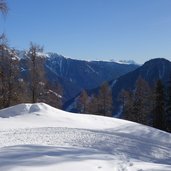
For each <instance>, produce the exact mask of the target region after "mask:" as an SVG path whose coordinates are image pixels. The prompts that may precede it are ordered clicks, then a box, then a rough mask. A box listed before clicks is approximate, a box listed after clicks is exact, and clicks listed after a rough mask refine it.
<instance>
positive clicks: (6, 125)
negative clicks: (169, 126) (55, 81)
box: [0, 103, 171, 171]
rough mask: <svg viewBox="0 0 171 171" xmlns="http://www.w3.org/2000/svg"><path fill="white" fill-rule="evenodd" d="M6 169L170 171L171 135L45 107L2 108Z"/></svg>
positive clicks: (0, 142)
mask: <svg viewBox="0 0 171 171" xmlns="http://www.w3.org/2000/svg"><path fill="white" fill-rule="evenodd" d="M0 137H1V138H0V159H1V160H0V170H1V171H21V170H22V171H55V170H59V171H68V170H72V171H80V170H82V171H87V170H89V171H97V170H98V171H170V170H171V153H170V151H171V146H170V144H171V134H169V133H166V132H163V131H159V130H157V129H154V128H151V127H147V126H144V125H140V124H136V123H133V122H128V121H124V120H120V119H115V118H108V117H102V116H95V115H82V114H72V113H67V112H64V111H61V110H58V109H55V108H53V107H50V106H48V105H46V104H43V103H37V104H20V105H17V106H13V107H10V108H7V109H3V110H0Z"/></svg>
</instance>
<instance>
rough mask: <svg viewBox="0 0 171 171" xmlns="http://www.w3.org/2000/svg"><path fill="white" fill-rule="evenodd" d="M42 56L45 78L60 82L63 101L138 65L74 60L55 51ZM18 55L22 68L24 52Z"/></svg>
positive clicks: (23, 65)
mask: <svg viewBox="0 0 171 171" xmlns="http://www.w3.org/2000/svg"><path fill="white" fill-rule="evenodd" d="M41 55H42V54H41ZM43 56H44V57H45V70H46V73H47V79H48V80H49V82H50V83H51V84H54V83H55V82H59V83H60V84H61V86H62V88H63V90H64V101H67V100H69V99H71V98H73V97H74V96H75V95H76V94H78V93H79V92H80V91H81V90H82V89H93V88H96V87H98V86H99V85H100V84H102V83H103V82H104V81H110V80H112V79H115V78H117V77H119V76H121V75H123V74H125V73H128V72H130V71H133V70H135V69H136V68H138V67H139V66H138V65H135V64H129V65H128V64H119V63H116V62H104V61H83V60H75V59H71V58H66V57H63V56H62V55H58V54H56V53H47V54H46V53H45V54H43ZM19 57H20V59H21V63H22V68H23V70H24V68H26V67H25V60H26V52H25V51H21V52H19ZM24 74H26V69H25V70H24V72H23V75H24Z"/></svg>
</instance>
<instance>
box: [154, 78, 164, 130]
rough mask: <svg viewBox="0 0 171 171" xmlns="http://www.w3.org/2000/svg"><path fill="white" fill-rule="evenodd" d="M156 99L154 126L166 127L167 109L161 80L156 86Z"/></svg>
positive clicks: (158, 127)
mask: <svg viewBox="0 0 171 171" xmlns="http://www.w3.org/2000/svg"><path fill="white" fill-rule="evenodd" d="M154 97H155V100H154V110H153V127H155V128H157V129H161V130H164V129H165V109H164V87H163V83H162V81H161V80H158V81H157V83H156V87H155V95H154Z"/></svg>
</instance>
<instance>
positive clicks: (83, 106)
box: [77, 90, 89, 113]
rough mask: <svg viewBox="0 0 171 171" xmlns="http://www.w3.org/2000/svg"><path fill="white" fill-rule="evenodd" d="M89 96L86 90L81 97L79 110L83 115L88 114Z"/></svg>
mask: <svg viewBox="0 0 171 171" xmlns="http://www.w3.org/2000/svg"><path fill="white" fill-rule="evenodd" d="M88 103H89V96H88V94H87V92H86V91H85V90H83V91H82V92H81V94H80V96H79V99H78V103H77V108H78V110H79V111H80V112H81V113H88Z"/></svg>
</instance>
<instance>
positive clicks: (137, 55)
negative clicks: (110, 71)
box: [0, 0, 171, 63]
mask: <svg viewBox="0 0 171 171" xmlns="http://www.w3.org/2000/svg"><path fill="white" fill-rule="evenodd" d="M7 2H8V5H9V9H10V10H9V13H8V15H7V17H6V18H5V19H3V17H2V16H1V18H0V20H1V23H2V24H1V25H0V31H1V32H2V31H4V32H5V33H6V34H7V36H8V39H9V43H10V45H11V46H13V47H15V48H18V49H27V48H28V47H29V43H30V41H33V42H34V43H37V44H40V45H43V46H44V49H45V51H46V52H49V51H52V52H57V53H59V54H62V55H64V56H67V57H71V58H76V59H85V60H110V59H114V60H119V59H126V60H127V59H133V60H135V61H137V62H138V63H143V62H145V61H146V60H149V59H151V58H155V57H164V58H167V59H169V60H171V0H7Z"/></svg>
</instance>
